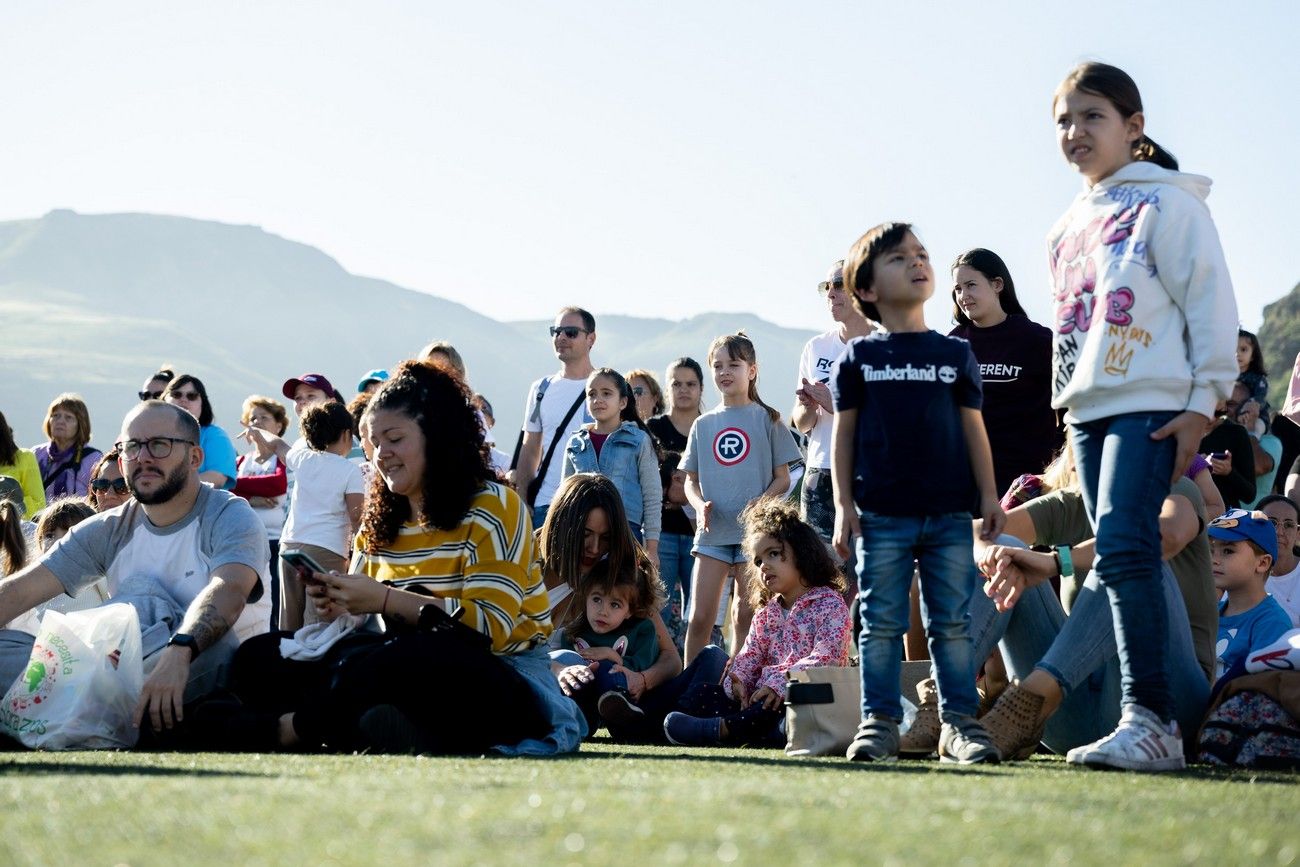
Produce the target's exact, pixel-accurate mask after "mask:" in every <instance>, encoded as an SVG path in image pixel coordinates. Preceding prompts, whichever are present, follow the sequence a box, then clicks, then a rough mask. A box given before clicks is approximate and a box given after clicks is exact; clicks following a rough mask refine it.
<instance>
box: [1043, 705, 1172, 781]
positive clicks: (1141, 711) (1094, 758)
mask: <svg viewBox="0 0 1300 867" xmlns="http://www.w3.org/2000/svg"><path fill="white" fill-rule="evenodd" d="M1065 760H1066V761H1067V762H1069V763H1070V764H1072V765H1088V766H1089V767H1094V768H1123V769H1124V770H1127V771H1179V770H1182V769H1183V768H1185V767H1186V766H1187V763H1186V762H1185V761H1184V759H1183V736H1182V733H1181V732H1180V731H1179V730H1178V721H1177V720H1172V721H1170V722H1169V723H1162V722H1161V721H1160V718H1159V717H1158V716H1156V715H1155V714H1153V713H1152V712H1151V711H1149V710H1147V709H1146V708H1144V707H1142V706H1141V705H1137V704H1131V705H1128V706H1126V707H1125V708H1124V712H1123V713H1122V714H1121V715H1120V718H1119V727H1118V728H1116V729H1115V731H1113V732H1111V733H1110V734H1108V735H1106V737H1104V738H1102V739H1101V740H1099V741H1096V742H1094V743H1091V744H1088V745H1087V746H1082V747H1075V748H1074V749H1072V750H1070V751H1069V752H1068V753H1066V754H1065Z"/></svg>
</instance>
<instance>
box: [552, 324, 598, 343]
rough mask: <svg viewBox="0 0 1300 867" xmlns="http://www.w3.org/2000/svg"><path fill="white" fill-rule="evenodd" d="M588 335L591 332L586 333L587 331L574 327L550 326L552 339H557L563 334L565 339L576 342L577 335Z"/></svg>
mask: <svg viewBox="0 0 1300 867" xmlns="http://www.w3.org/2000/svg"><path fill="white" fill-rule="evenodd" d="M590 333H591V332H590V331H588V330H587V329H585V328H579V327H578V326H576V325H552V326H551V336H552V337H559V336H560V335H561V334H563V335H564V336H565V337H567V338H569V339H570V340H577V339H578V335H579V334H590Z"/></svg>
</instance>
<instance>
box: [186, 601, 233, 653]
mask: <svg viewBox="0 0 1300 867" xmlns="http://www.w3.org/2000/svg"><path fill="white" fill-rule="evenodd" d="M185 619H186V623H185V624H184V625H182V626H181V631H182V632H185V633H188V634H189V635H193V636H194V641H195V642H196V643H197V644H198V646H199V650H207V649H208V648H209V647H211V646H212V645H214V644H216V643H217V641H218V640H219V639H220V638H221V636H223V635H225V634H226V632H227V631H228V630H229V629H230V621H228V620H227V619H226V618H225V617H223V616H222V614H221V612H220V611H218V610H217V606H216V603H214V602H212V601H211V600H208V601H205V602H204V603H203V605H202V606H201V607H200V608H199V610H198V613H197V614H195V615H194V616H193V617H187V618H185Z"/></svg>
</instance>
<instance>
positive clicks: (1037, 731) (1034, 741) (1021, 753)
mask: <svg viewBox="0 0 1300 867" xmlns="http://www.w3.org/2000/svg"><path fill="white" fill-rule="evenodd" d="M1042 709H1043V697H1042V696H1041V695H1034V694H1033V693H1032V692H1030V691H1029V690H1027V689H1024V688H1023V687H1021V686H1020V684H1018V683H1013V684H1011V685H1010V686H1008V687H1007V688H1006V690H1005V691H1004V692H1003V693H1002V695H1001V696H1000V697H999V698H998V700H997V703H996V704H994V705H993V709H992V710H990V711H989V712H988V713H987V714H985V715H984V717H983V719H981V720H980V723H981V724H983V726H984V729H985V731H987V732H988V733H989V739H990V740H991V741H993V746H995V747H997V748H998V752H1000V753H1002V760H1003V761H1004V762H1010V761H1021V760H1023V759H1027V758H1029V757H1030V756H1032V755H1033V754H1034V753H1035V752H1036V751H1037V750H1038V743H1039V741H1041V740H1042V739H1043V729H1044V728H1045V727H1046V726H1047V720H1043V721H1041V722H1040V721H1039V719H1038V717H1039V716H1040V714H1041V712H1042Z"/></svg>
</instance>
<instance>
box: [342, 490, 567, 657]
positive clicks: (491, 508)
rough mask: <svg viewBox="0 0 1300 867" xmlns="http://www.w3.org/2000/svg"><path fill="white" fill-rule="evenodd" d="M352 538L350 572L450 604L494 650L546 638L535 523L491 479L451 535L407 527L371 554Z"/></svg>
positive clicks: (546, 607) (518, 648) (516, 648)
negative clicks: (461, 609) (457, 605)
mask: <svg viewBox="0 0 1300 867" xmlns="http://www.w3.org/2000/svg"><path fill="white" fill-rule="evenodd" d="M365 548H366V539H365V533H364V532H362V533H359V534H357V543H356V548H355V550H356V552H357V553H356V555H355V557H354V558H353V562H352V571H353V572H354V573H357V574H361V575H369V576H370V577H371V578H374V579H375V580H377V581H383V582H385V583H388V584H391V585H392V586H393V587H397V588H401V589H404V590H411V591H414V592H417V593H425V594H429V595H431V596H434V597H437V598H438V599H451V600H454V601H455V602H456V603H458V604H459V605H460V606H462V607H463V608H464V609H465V615H464V618H463V620H462V622H463V623H464V624H465V625H467V626H471V627H473V628H475V629H477V630H479V631H480V632H482V633H484V634H486V635H488V636H490V637H491V639H492V650H493V652H494V653H499V654H510V653H521V652H523V651H525V650H528V649H530V648H533V647H536V646H537V645H539V644H541V643H543V642H544V641H545V640H546V639H547V637H548V636H549V635H550V634H551V615H550V604H549V602H548V600H547V597H546V587H545V586H544V585H543V584H542V573H541V570H540V569H539V568H538V564H537V555H536V551H535V550H534V549H535V544H534V539H533V533H532V522H531V521H530V520H529V518H528V512H527V510H526V509H525V507H524V504H523V501H522V500H521V499H520V498H519V495H518V494H516V493H515V492H514V491H513V490H511V489H510V488H508V487H506V486H504V485H501V484H497V483H496V482H489V483H487V485H486V486H485V487H484V488H483V490H481V491H479V493H478V494H476V495H475V496H474V499H473V500H471V501H470V507H469V511H468V512H467V513H466V514H465V519H464V520H463V521H462V522H461V523H460V526H458V527H456V528H455V529H452V530H440V529H437V528H427V527H421V526H419V525H418V524H414V523H408V524H405V525H403V526H402V528H401V530H399V531H398V535H397V539H395V540H394V541H393V543H392V544H391V545H389V546H388V547H386V548H381V549H379V550H378V551H376V552H375V553H373V554H367V553H366V552H365Z"/></svg>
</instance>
